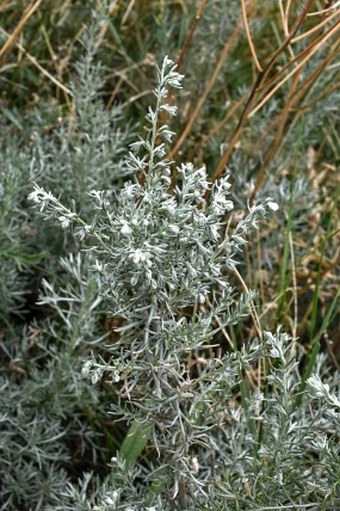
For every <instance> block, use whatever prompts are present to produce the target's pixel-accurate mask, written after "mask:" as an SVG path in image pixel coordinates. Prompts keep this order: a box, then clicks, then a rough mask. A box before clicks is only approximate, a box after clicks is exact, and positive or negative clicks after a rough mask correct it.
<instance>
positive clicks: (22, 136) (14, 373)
mask: <svg viewBox="0 0 340 511" xmlns="http://www.w3.org/2000/svg"><path fill="white" fill-rule="evenodd" d="M0 14H1V22H0V83H1V97H0V104H1V115H0V123H1V126H0V129H1V154H0V303H1V308H0V359H1V369H0V377H1V389H2V391H1V396H0V410H1V412H0V413H1V415H0V421H1V430H2V437H1V440H0V465H1V467H0V472H1V477H0V506H2V507H1V509H4V510H5V509H20V510H21V509H23V510H30V509H82V508H81V507H80V506H81V505H84V509H91V508H92V509H95V504H94V503H92V504H88V506H89V507H86V505H87V504H86V499H87V498H88V495H89V494H91V492H92V493H93V494H96V492H98V495H99V494H100V495H102V494H103V495H105V491H106V490H103V488H102V486H101V484H102V481H103V480H105V477H106V476H107V474H109V472H110V469H109V467H108V462H109V461H110V459H111V457H112V455H113V453H115V452H116V450H119V449H120V447H121V446H122V444H123V441H124V439H126V433H127V429H128V425H127V423H126V422H125V421H120V422H118V423H113V422H112V419H111V418H110V416H109V415H108V414H107V411H108V410H109V409H110V406H111V405H112V400H113V399H114V397H113V396H114V390H113V388H112V387H110V386H109V385H108V384H106V383H105V382H102V383H101V384H100V385H99V386H95V387H94V386H92V385H89V383H88V382H87V381H86V379H84V378H83V376H82V374H81V370H82V367H83V364H84V361H86V360H88V358H89V357H90V354H91V353H95V354H98V355H100V356H101V357H103V359H104V360H105V361H106V362H107V361H108V359H109V355H108V353H109V352H110V350H107V349H106V347H105V346H106V345H107V342H108V339H109V342H110V343H112V344H114V343H116V342H117V340H118V339H119V334H117V333H116V332H115V330H114V328H117V327H121V326H122V324H121V322H120V318H119V317H117V316H115V315H114V314H109V313H108V306H107V302H106V301H105V299H104V298H103V290H102V288H101V287H100V286H101V284H100V283H99V282H98V280H97V278H96V276H95V275H94V274H93V272H92V271H91V264H90V263H91V262H89V260H88V259H86V258H82V257H81V256H80V255H79V250H80V248H81V247H82V244H81V240H79V238H77V237H75V236H74V235H73V234H74V232H72V231H67V230H62V229H56V228H55V227H54V226H53V224H51V223H49V222H46V221H45V220H44V219H43V218H42V217H41V215H40V214H39V211H36V210H34V209H32V207H31V205H30V204H29V202H28V200H27V196H28V194H29V193H31V192H32V190H33V182H35V183H37V184H38V185H39V186H42V187H43V188H44V189H46V190H52V191H53V194H54V196H56V197H58V199H60V200H61V201H62V203H63V204H65V205H66V206H67V207H69V208H70V209H72V210H73V209H75V210H77V212H78V213H79V214H80V215H81V216H82V218H84V219H85V220H86V221H90V219H91V218H92V215H93V207H92V199H91V197H89V195H88V192H90V191H91V190H93V189H95V190H104V189H105V190H110V191H111V192H110V193H111V194H112V196H115V194H118V193H119V190H121V189H122V186H123V183H124V182H125V181H126V179H127V176H128V174H129V172H130V170H131V169H130V168H129V165H128V162H127V160H126V158H125V156H126V154H127V152H128V150H129V145H130V144H131V143H132V142H134V141H135V140H136V139H137V138H138V136H144V134H145V131H146V126H145V112H147V109H148V106H149V105H150V104H153V103H154V95H153V93H152V91H153V89H154V87H155V65H156V64H157V63H158V64H159V63H160V62H161V61H162V60H163V58H164V56H165V55H169V56H170V57H171V58H172V59H173V60H175V61H176V62H177V64H178V71H179V72H181V73H183V74H184V75H185V79H184V88H183V89H182V90H181V91H176V95H174V94H173V90H172V89H170V92H169V97H168V102H169V103H171V104H172V102H175V103H176V105H177V106H178V115H177V117H176V118H174V119H171V120H169V119H168V118H167V117H168V116H167V114H166V112H163V113H162V118H161V122H165V121H167V120H168V121H169V123H170V128H171V130H173V131H174V132H176V136H175V137H174V140H173V143H172V144H169V145H167V147H166V150H167V156H168V158H169V159H170V160H173V161H174V162H176V163H177V164H178V165H179V164H180V163H181V162H187V161H191V162H193V164H194V166H195V167H196V168H200V167H201V166H202V165H203V164H205V165H206V167H207V172H208V175H209V176H210V178H211V180H212V181H216V180H217V179H218V178H219V177H221V175H222V174H223V173H224V171H225V169H226V167H227V171H228V173H229V174H230V181H231V182H232V184H233V186H232V191H231V198H232V199H233V201H234V204H235V210H234V212H233V215H232V216H231V217H230V220H229V226H230V228H234V227H235V226H237V225H238V224H239V222H240V221H242V220H244V218H245V215H246V208H245V205H247V204H248V205H249V206H251V205H252V204H254V203H257V202H261V201H263V200H264V199H266V198H267V197H268V196H269V197H271V198H272V200H273V201H274V202H275V203H278V204H279V210H278V212H277V214H276V215H275V216H272V217H271V218H270V219H268V220H266V221H265V223H263V224H261V228H260V229H259V230H257V231H253V232H252V233H251V234H250V235H249V239H248V241H249V243H247V244H246V245H245V246H244V247H243V251H242V254H241V255H239V264H238V272H237V274H233V275H232V276H230V280H231V284H232V285H233V286H235V288H237V289H239V290H240V291H248V290H250V289H251V290H255V291H257V294H256V296H255V295H254V296H252V298H253V301H254V308H253V313H252V315H250V316H249V317H242V318H241V320H240V321H239V322H238V323H237V324H236V325H229V326H228V327H227V330H226V332H225V337H223V339H222V340H220V342H221V348H222V351H224V352H228V351H229V350H230V345H231V344H232V345H233V346H238V347H241V346H242V344H243V342H244V340H245V339H250V338H253V337H256V336H257V335H258V333H259V330H260V331H261V332H262V331H276V328H277V325H278V324H280V325H282V330H283V331H285V332H286V333H287V334H289V335H290V336H291V337H292V338H293V339H294V342H293V347H292V348H291V349H292V350H293V351H294V350H295V351H298V352H299V353H300V354H301V361H300V366H299V371H300V373H299V374H300V376H301V381H300V383H299V384H300V387H299V388H300V390H301V389H302V388H304V386H305V381H306V379H307V378H308V377H309V376H310V375H311V374H312V371H314V369H315V367H317V366H318V364H319V367H321V365H322V364H321V363H320V360H323V361H324V362H323V364H324V367H327V370H326V369H325V371H326V375H328V376H327V377H329V378H330V379H333V380H334V378H335V377H334V375H335V374H337V373H336V371H337V370H338V369H339V353H340V351H339V350H340V337H339V328H338V326H339V319H340V318H339V307H338V299H339V274H338V261H339V173H338V169H337V163H338V159H339V136H338V129H337V128H338V108H337V105H338V104H339V97H338V96H339V90H338V83H339V72H338V65H337V62H336V56H337V54H338V46H339V38H338V27H339V6H338V2H335V1H333V2H332V1H327V2H326V1H325V2H322V1H312V0H304V1H303V2H290V1H287V0H278V1H277V2H273V1H270V0H268V1H267V0H261V1H256V0H254V1H252V2H246V1H245V0H230V1H228V2H225V1H223V0H200V1H198V0H197V1H191V0H190V1H181V0H177V1H167V0H163V1H162V0H155V1H153V0H149V1H143V0H140V1H139V0H114V1H112V2H105V1H99V0H98V1H83V0H82V1H81V0H79V1H77V0H75V1H69V0H65V1H62V0H60V1H57V2H56V1H52V0H38V1H33V2H26V1H24V0H3V1H2V2H1V3H0ZM141 179H142V178H141ZM172 179H173V181H175V179H176V178H175V173H173V176H172ZM186 314H187V315H188V316H190V314H192V310H190V309H188V310H187V311H186ZM254 317H255V320H254ZM228 339H229V341H230V342H229V341H228V342H227V340H228ZM320 356H321V359H320ZM322 357H323V358H322ZM195 360H196V359H195V357H194V356H193V357H192V364H193V365H195V364H196V362H195ZM287 363H288V362H287ZM258 374H260V370H259V373H258ZM257 381H260V382H261V381H262V380H261V377H259V379H258V380H257ZM254 386H255V384H254ZM332 424H333V423H332ZM330 434H333V431H330ZM123 445H125V449H127V447H126V443H125V444H123ZM145 445H146V443H145ZM128 450H129V449H128ZM123 452H124V451H123ZM139 455H141V452H139V453H138V456H139ZM145 458H148V452H147V448H146V452H145V451H143V455H142V460H144V459H145ZM145 463H146V462H145ZM125 469H126V468H125ZM89 474H92V475H91V476H90V475H89ZM138 477H141V476H140V475H139V476H138ZM138 477H137V480H138ZM335 477H336V475H335ZM337 477H338V473H337ZM79 479H81V481H82V482H81V484H80V483H79V484H78V480H79ZM112 484H113V483H112ZM287 484H288V483H287ZM334 484H335V483H334ZM337 484H338V485H339V482H337ZM75 488H77V490H76V489H75ZM98 488H99V489H98ZM77 491H78V493H79V495H78V501H77V502H78V503H77V504H67V503H66V502H68V501H69V502H71V501H72V499H73V502H76V500H75V496H74V495H75V492H77ZM337 491H339V486H337ZM326 493H327V492H325V493H324V494H320V495H322V499H321V496H320V502H321V500H324V499H325V498H326V497H327V495H326ZM61 495H63V496H64V497H63V498H64V499H66V500H62V499H61ZM110 498H111V497H110ZM313 498H314V497H313ZM67 499H69V500H67ZM80 502H83V504H80ZM282 502H283V501H282ZM68 505H69V506H70V507H67V506H68ZM105 505H107V506H110V505H111V503H110V502H108V503H106V504H105ZM113 505H114V504H112V506H113ZM178 505H180V504H178ZM231 505H232V504H230V506H231ZM242 505H243V506H247V505H249V504H247V503H243V504H242V503H240V504H239V506H240V507H235V508H234V507H230V509H247V507H242ZM58 506H59V507H58ZM72 506H73V507H72ZM77 506H78V507H77ZM91 506H92V507H91ZM93 506H94V507H93ZM102 506H104V504H102ZM202 506H203V505H201V509H203V507H202ZM330 506H331V504H329V507H328V508H325V509H333V508H332V507H330ZM100 509H102V508H100ZM103 509H105V507H103ZM107 509H110V507H107ZM112 509H115V508H114V507H112ZM118 509H128V507H122V508H118ZM137 509H139V508H137ZM150 509H151V508H150ZM180 509H184V508H183V507H182V508H181V507H180ZM198 509H199V508H198ZM216 509H218V508H216ZM221 509H222V508H221ZM254 509H255V507H254ZM259 509H260V508H259ZM292 509H295V508H294V507H292ZM296 509H297V508H296ZM306 509H307V508H306ZM320 509H321V508H320ZM334 509H335V507H334Z"/></svg>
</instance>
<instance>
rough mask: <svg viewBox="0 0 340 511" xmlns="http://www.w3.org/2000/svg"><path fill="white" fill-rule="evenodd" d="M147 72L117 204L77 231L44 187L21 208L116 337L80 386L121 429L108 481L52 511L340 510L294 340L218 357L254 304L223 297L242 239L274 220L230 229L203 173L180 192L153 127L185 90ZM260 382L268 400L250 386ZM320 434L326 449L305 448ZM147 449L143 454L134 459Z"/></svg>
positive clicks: (161, 131) (222, 199)
mask: <svg viewBox="0 0 340 511" xmlns="http://www.w3.org/2000/svg"><path fill="white" fill-rule="evenodd" d="M157 74H158V84H157V87H156V89H155V91H154V94H155V97H156V107H155V108H154V109H153V108H151V107H150V109H149V111H148V115H147V121H148V126H149V128H148V131H147V135H146V137H145V138H140V139H139V140H138V141H137V142H136V143H134V144H132V146H131V152H130V154H129V156H128V158H127V161H126V166H127V167H128V168H129V171H130V173H131V175H132V178H131V180H130V181H128V182H126V183H125V185H124V186H123V188H122V189H121V190H120V191H119V192H117V193H112V191H110V190H108V191H107V190H93V191H90V192H89V197H90V199H91V204H92V210H93V214H92V217H91V216H90V215H87V218H84V217H82V215H81V214H79V211H78V210H77V208H76V207H74V208H70V207H68V206H67V205H64V204H63V203H62V202H61V201H60V200H59V199H58V198H57V197H55V196H54V195H53V193H51V192H46V191H45V190H44V189H43V188H42V187H40V186H38V185H35V187H34V191H33V192H31V194H30V196H29V199H30V200H31V201H32V202H33V203H34V204H35V206H36V207H37V208H38V209H39V210H40V211H41V214H42V216H43V217H44V218H45V219H46V220H50V221H53V222H56V223H57V224H58V225H60V227H61V228H64V229H71V230H72V232H73V234H74V236H75V237H76V238H77V239H78V240H79V241H80V242H81V244H82V246H83V249H84V250H85V251H86V252H87V253H88V257H89V263H90V264H91V271H92V273H93V275H96V279H97V278H98V279H99V281H98V282H100V285H99V284H98V286H99V287H98V292H99V293H100V295H101V299H102V300H103V301H104V302H105V303H106V304H107V309H108V314H109V315H110V316H111V317H112V319H113V322H116V324H117V325H119V326H116V328H114V338H113V339H111V342H108V341H104V340H103V344H102V346H103V348H104V347H105V351H106V354H107V355H109V360H108V358H107V356H106V357H105V358H101V357H100V356H99V355H98V356H94V357H92V358H89V359H88V360H87V361H86V362H85V364H84V365H83V368H82V375H83V377H84V378H89V380H90V382H91V383H92V384H94V385H96V384H98V383H99V382H103V381H104V382H109V384H110V386H111V387H112V388H113V389H114V393H115V400H112V403H111V409H110V414H111V415H112V420H117V421H122V420H124V421H125V422H126V423H127V424H130V430H129V433H128V435H127V438H126V442H124V444H123V446H122V449H121V451H120V452H119V453H113V457H112V460H111V474H110V475H109V476H108V478H107V479H106V480H105V481H104V482H103V483H101V484H100V483H98V482H97V485H96V487H95V489H93V490H92V495H91V492H90V491H88V481H89V476H85V478H84V480H83V482H82V483H81V484H80V485H79V486H78V487H77V486H76V485H74V484H69V485H68V486H67V488H66V489H65V490H64V491H63V492H62V493H61V495H60V502H59V504H58V505H56V506H55V507H53V506H52V507H51V509H84V510H85V509H93V510H105V511H109V510H123V509H124V510H125V511H128V510H129V511H137V510H145V511H147V510H148V511H151V510H153V511H154V510H159V509H166V510H168V509H169V510H171V509H179V510H190V511H191V510H196V509H197V510H203V509H206V510H208V509H209V510H212V509H216V510H220V509H231V510H235V511H236V510H241V509H242V510H243V509H244V510H246V509H263V510H264V509H281V508H282V506H285V509H296V506H298V508H303V506H306V509H308V508H312V507H313V506H315V505H318V504H322V505H323V503H324V502H326V503H327V505H328V506H332V505H337V503H338V502H339V501H338V500H337V492H338V489H339V487H338V482H337V479H336V476H335V477H331V476H330V473H329V472H330V470H331V469H330V467H332V466H333V465H332V459H333V456H335V454H334V453H335V450H336V433H335V431H332V428H333V427H334V424H335V423H336V421H337V420H338V415H337V410H336V409H335V411H334V412H333V413H331V414H330V415H329V416H328V415H327V414H326V412H325V405H322V406H321V407H320V408H318V407H313V406H312V404H309V405H308V406H306V403H308V398H307V397H306V398H305V399H306V401H303V406H297V398H298V394H299V388H300V387H299V384H300V378H299V372H298V362H297V360H296V359H295V358H293V357H292V356H291V353H292V352H293V351H292V345H291V341H290V339H289V338H288V336H286V335H285V334H282V333H281V332H280V331H279V330H278V331H277V332H276V333H275V334H271V333H264V334H262V333H261V331H260V330H259V332H258V334H259V337H258V339H257V340H255V341H254V342H251V341H250V340H249V339H245V338H240V339H239V340H238V343H235V344H233V343H230V344H231V346H230V348H231V349H230V350H229V351H228V352H227V353H225V352H226V349H225V348H224V349H223V350H221V346H220V342H221V339H223V342H224V343H226V342H227V340H228V341H229V337H228V334H227V333H226V329H227V328H228V327H229V326H231V325H236V324H237V323H238V322H239V321H240V319H241V318H242V317H243V316H246V315H248V314H249V307H250V305H251V303H252V300H253V298H254V295H253V294H252V293H248V294H243V295H242V294H240V293H238V292H237V291H236V290H235V289H234V288H233V287H232V286H231V284H230V282H231V275H232V274H233V273H234V272H235V270H236V264H237V255H238V253H240V252H241V251H242V248H243V246H244V244H245V243H246V241H245V235H246V234H247V233H248V232H249V231H250V230H251V229H252V228H256V227H257V223H258V221H259V219H260V218H261V217H264V216H265V215H266V213H267V211H268V210H274V211H275V210H277V208H278V206H277V204H276V203H275V202H273V201H272V200H271V199H270V198H268V199H266V200H264V201H263V202H261V203H260V204H255V205H253V206H251V207H249V208H248V213H247V215H246V216H244V218H243V219H241V220H240V221H239V222H238V223H237V225H236V227H234V228H233V229H231V228H230V225H229V218H230V211H231V210H232V209H233V203H232V202H231V201H230V200H229V198H228V193H229V188H230V184H229V182H228V177H227V176H226V177H223V178H222V179H220V180H219V181H217V182H215V183H213V184H211V183H210V182H209V179H208V176H207V173H206V170H205V168H200V169H195V168H194V167H193V165H191V164H189V163H186V164H182V165H181V166H180V167H178V168H177V170H176V174H177V175H176V178H175V175H174V173H172V172H171V163H170V162H169V161H167V160H166V158H165V156H166V144H167V143H168V142H170V141H171V139H172V136H173V133H172V131H171V130H170V129H169V127H168V125H167V124H162V123H160V114H161V113H162V112H164V111H165V112H167V114H168V115H170V116H171V115H174V114H175V113H176V108H175V107H174V106H173V105H169V104H167V95H168V89H169V87H174V88H180V87H181V79H182V76H181V75H179V74H178V73H177V72H176V71H175V66H174V65H173V62H172V61H171V60H170V59H168V58H167V57H166V58H165V59H164V61H163V64H162V66H161V67H160V68H158V69H157ZM45 287H46V288H47V291H48V293H47V294H48V296H49V298H48V299H45V301H46V300H48V301H49V303H53V304H54V306H55V307H56V309H57V310H58V308H59V305H58V303H59V299H58V296H57V294H55V293H54V292H53V290H52V289H51V288H50V287H49V286H48V284H45ZM71 302H72V300H71ZM71 302H70V303H71ZM58 312H59V314H60V311H58ZM63 316H64V317H65V313H63ZM66 319H67V316H66ZM67 324H68V323H67V321H66V325H67ZM239 348H240V349H239ZM251 375H253V376H252V378H251ZM254 375H255V376H256V378H257V380H258V381H259V382H261V383H262V386H263V389H262V390H261V389H260V388H258V389H257V388H256V386H254V385H252V384H251V382H252V381H253V379H254ZM308 384H309V388H316V387H317V389H318V390H317V392H316V394H315V395H316V397H325V398H326V401H327V402H328V404H330V401H331V402H332V405H334V406H335V408H336V406H337V401H336V398H334V396H333V394H331V390H330V387H327V385H328V384H326V386H325V384H322V383H319V380H318V379H317V376H315V377H314V379H313V378H312V380H309V381H308ZM322 385H323V386H322ZM313 386H314V387H313ZM326 391H327V396H325V395H324V394H325V392H326ZM321 394H322V396H321ZM332 396H333V397H332ZM310 403H311V400H310ZM327 431H328V432H329V438H328V439H327V442H326V440H325V442H326V443H325V442H324V443H323V444H322V445H324V449H323V450H318V448H316V447H315V448H314V447H312V446H316V445H321V444H320V441H321V440H320V438H321V437H320V434H323V435H324V434H325V433H326V432H327ZM322 438H324V436H323V437H322ZM313 442H314V443H313ZM318 442H319V443H318ZM321 443H322V441H321ZM146 446H147V448H148V455H147V456H146V457H144V458H143V460H138V458H139V455H140V454H141V451H142V448H143V447H146ZM327 452H328V454H329V455H328V458H327V456H326V453H327ZM323 453H324V454H323ZM326 459H327V461H326ZM316 474H318V478H319V479H320V481H322V485H320V487H316V485H315V483H314V477H315V475H316ZM268 506H272V507H268ZM273 506H274V507H273ZM275 506H276V507H275ZM280 506H281V507H280ZM328 509H330V507H328Z"/></svg>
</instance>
